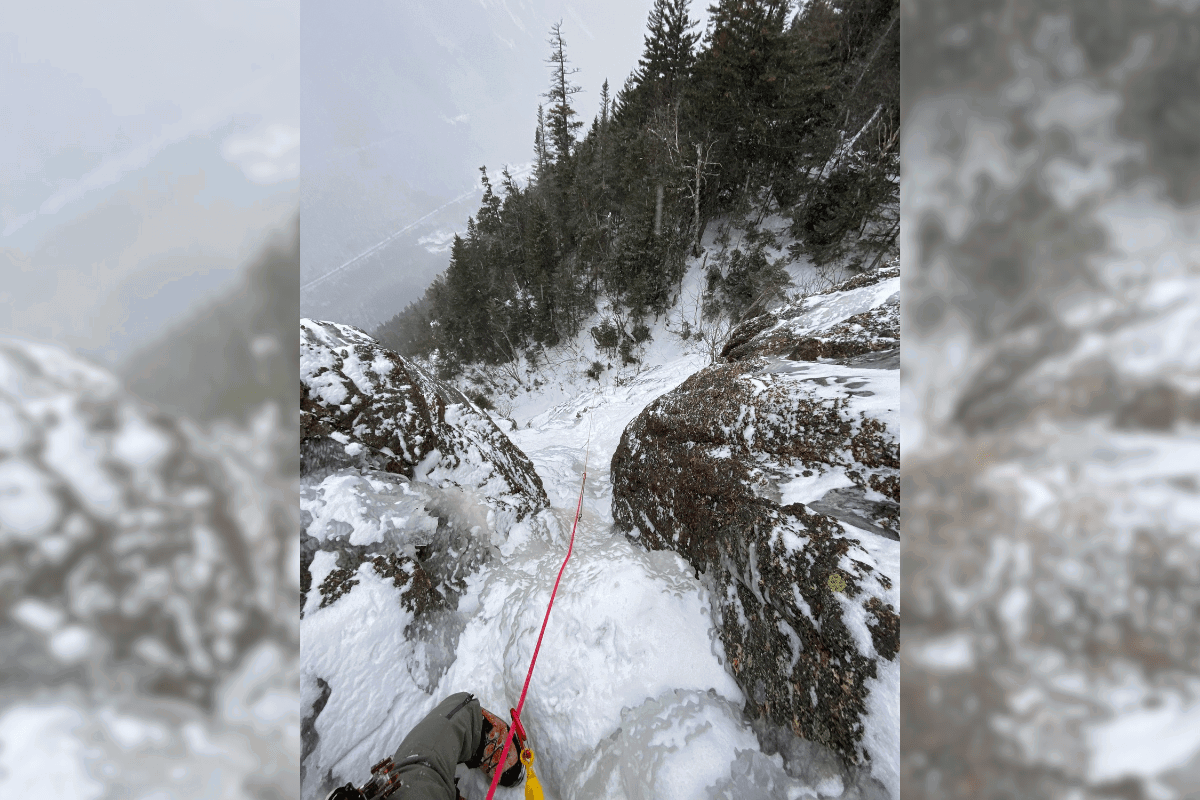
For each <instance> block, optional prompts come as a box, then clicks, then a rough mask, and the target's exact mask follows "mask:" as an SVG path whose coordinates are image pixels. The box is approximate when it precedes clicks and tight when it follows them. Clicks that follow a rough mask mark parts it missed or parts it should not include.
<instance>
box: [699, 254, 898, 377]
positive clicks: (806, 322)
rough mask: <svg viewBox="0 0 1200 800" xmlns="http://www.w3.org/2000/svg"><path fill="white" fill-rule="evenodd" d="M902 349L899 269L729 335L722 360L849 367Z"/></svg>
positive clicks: (846, 286) (764, 317)
mask: <svg viewBox="0 0 1200 800" xmlns="http://www.w3.org/2000/svg"><path fill="white" fill-rule="evenodd" d="M899 347H900V269H899V267H894V266H890V267H887V268H885V269H881V270H878V271H876V272H871V273H867V274H864V275H858V276H855V277H854V278H851V279H850V280H848V281H846V282H845V283H842V284H841V285H839V286H836V287H834V288H833V289H830V290H829V291H827V292H823V293H821V294H815V295H810V296H809V297H807V298H805V299H804V300H803V301H801V302H799V303H792V304H790V305H786V306H784V307H782V308H778V309H776V310H774V311H771V312H768V313H766V314H762V315H760V316H757V317H754V318H752V319H748V320H746V321H745V322H743V323H742V324H740V325H738V326H737V327H736V328H734V329H733V331H732V332H731V333H730V335H729V341H728V342H726V344H725V347H724V349H723V350H722V351H721V357H722V358H726V359H728V360H730V361H742V360H744V359H747V358H754V357H756V356H768V355H777V356H782V357H784V358H790V359H793V360H796V361H818V360H832V361H837V362H839V363H845V362H846V360H848V359H852V358H854V357H855V356H861V355H863V354H866V353H878V352H880V351H892V350H895V349H897V348H899ZM893 355H895V354H893ZM897 357H898V355H897Z"/></svg>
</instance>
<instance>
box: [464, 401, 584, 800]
mask: <svg viewBox="0 0 1200 800" xmlns="http://www.w3.org/2000/svg"><path fill="white" fill-rule="evenodd" d="M589 427H590V420H589ZM591 438H592V437H591V433H590V432H589V433H588V450H590V449H591ZM588 450H585V451H584V453H583V481H581V482H580V485H579V504H578V505H577V506H576V507H575V522H573V523H572V524H571V541H570V542H569V543H568V544H567V557H566V558H564V559H563V563H562V566H561V567H559V568H558V577H557V578H555V580H554V589H553V590H552V591H551V592H550V604H549V605H547V606H546V617H545V619H543V620H542V630H541V632H540V633H538V640H537V644H536V645H535V646H534V648H533V658H531V659H530V660H529V672H527V673H525V685H524V686H522V687H521V699H520V700H519V701H517V707H516V709H515V710H513V724H512V725H509V726H508V735H507V736H505V737H504V749H503V750H501V751H500V760H499V761H497V762H496V771H495V772H494V773H493V774H492V785H491V787H489V788H488V793H487V800H492V795H494V794H495V793H496V786H497V785H498V784H499V783H500V773H501V772H502V771H503V770H502V769H501V768H502V767H503V766H504V762H505V760H506V759H507V758H508V748H509V746H510V745H511V744H512V738H513V732H514V731H515V730H516V728H517V725H518V724H520V719H521V709H522V708H523V707H524V706H525V693H526V692H528V691H529V679H530V678H532V677H533V666H534V664H536V663H537V657H538V651H539V650H541V649H542V637H543V636H545V635H546V623H547V622H549V621H550V609H552V608H554V595H556V594H558V582H559V581H561V580H562V576H563V571H564V570H565V569H566V568H567V562H568V561H570V560H571V550H572V549H574V547H575V528H576V527H578V525H579V518H580V517H582V516H583V487H584V485H586V484H587V459H588Z"/></svg>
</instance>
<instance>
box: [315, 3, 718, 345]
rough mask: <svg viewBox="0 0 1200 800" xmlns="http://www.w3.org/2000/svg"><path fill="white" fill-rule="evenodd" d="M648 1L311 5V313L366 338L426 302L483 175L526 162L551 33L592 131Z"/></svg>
mask: <svg viewBox="0 0 1200 800" xmlns="http://www.w3.org/2000/svg"><path fill="white" fill-rule="evenodd" d="M652 5H653V3H652V0H609V1H608V2H603V3H602V2H575V3H569V2H561V0H446V2H441V3H436V4H434V3H421V4H417V5H414V4H411V3H401V4H397V3H394V2H382V1H380V0H369V1H366V2H358V3H355V4H353V5H346V4H334V3H329V2H324V1H321V2H318V1H317V0H303V14H302V22H301V31H302V33H301V42H302V48H303V62H302V70H303V81H302V92H303V118H302V124H303V129H304V146H303V161H304V171H303V175H302V178H301V209H302V210H301V230H302V231H303V234H302V238H301V263H302V283H303V285H304V286H305V287H306V288H304V289H302V291H301V313H302V315H304V316H314V317H319V318H324V319H334V320H337V321H340V322H349V323H352V324H355V325H360V326H362V327H367V328H370V327H372V326H373V325H375V324H378V323H379V322H381V321H383V319H386V318H387V317H388V316H390V315H391V314H394V313H396V312H398V311H400V310H401V309H402V308H403V306H404V305H405V304H406V303H407V302H409V301H411V300H415V299H417V298H418V297H419V296H420V295H421V294H422V292H423V291H424V289H425V287H426V286H427V285H428V283H429V281H430V280H431V279H432V278H433V276H434V275H435V274H436V273H437V272H438V271H440V270H442V269H444V268H445V266H446V264H447V263H448V260H449V253H448V248H449V240H450V237H451V236H452V235H453V233H454V231H455V230H458V231H462V230H464V229H465V227H466V220H467V217H468V215H471V214H474V213H475V211H476V209H477V207H478V200H479V195H478V193H474V194H471V189H472V187H473V186H474V185H475V184H476V183H477V181H478V169H479V167H480V166H481V165H484V164H486V165H487V166H488V168H489V171H491V172H492V173H497V172H498V171H499V169H500V168H501V167H502V166H503V165H505V164H510V165H523V164H528V163H529V162H530V161H531V160H532V152H533V131H534V126H535V123H536V119H537V107H538V104H539V103H543V102H545V101H544V98H542V97H541V95H542V94H543V93H544V92H545V91H546V88H547V86H548V85H549V80H550V69H549V66H548V65H547V64H546V63H545V60H546V58H547V56H548V55H549V50H550V48H549V44H548V43H547V39H548V37H549V31H550V26H551V24H552V23H554V22H555V21H557V20H560V19H561V20H562V32H563V36H564V39H565V40H566V52H567V57H568V59H569V60H570V61H571V63H572V65H573V66H574V67H577V68H578V69H579V72H578V73H577V74H576V75H575V76H574V77H573V80H574V81H575V83H577V84H578V85H579V86H580V87H582V89H583V91H582V92H580V93H579V94H577V95H575V97H574V103H575V108H576V110H577V111H578V112H579V114H580V117H581V119H582V120H583V121H584V123H585V129H586V126H588V125H590V124H591V121H592V119H593V118H594V117H595V115H596V114H597V113H598V111H599V105H600V87H601V84H602V83H603V82H604V80H605V78H607V79H608V81H609V87H610V92H611V93H612V94H614V95H615V94H616V92H617V90H618V89H620V87H621V85H622V84H623V83H624V81H625V78H626V77H627V76H628V74H629V73H630V72H631V71H632V70H633V68H634V67H635V66H636V65H637V59H638V57H639V56H640V55H641V52H642V47H643V36H644V33H645V30H646V17H647V15H648V13H649V11H650V8H651V6H652ZM706 7H707V4H706V3H703V2H697V3H694V5H693V8H692V10H691V13H692V15H693V16H694V17H700V18H704V17H705V15H706ZM464 195H465V196H464ZM439 209H440V210H439ZM431 212H436V213H433V214H432V215H431V216H430V214H431ZM397 232H400V234H399V235H395V234H397ZM389 236H395V238H394V239H392V240H391V241H390V242H389V243H388V244H387V245H386V246H384V247H381V248H379V249H377V250H374V251H372V253H371V255H370V256H368V257H365V258H358V259H357V260H352V259H355V258H356V257H358V256H360V255H361V254H362V253H364V252H365V251H367V250H369V249H370V248H372V247H374V246H376V245H377V244H378V243H380V242H381V241H383V240H384V239H386V238H387V237H389ZM334 270H337V272H334ZM327 275H328V276H329V277H328V278H325V277H323V276H327Z"/></svg>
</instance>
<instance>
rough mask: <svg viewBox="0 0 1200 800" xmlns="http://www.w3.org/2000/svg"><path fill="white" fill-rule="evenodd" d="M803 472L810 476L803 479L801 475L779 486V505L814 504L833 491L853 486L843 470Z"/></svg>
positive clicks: (852, 482) (803, 476)
mask: <svg viewBox="0 0 1200 800" xmlns="http://www.w3.org/2000/svg"><path fill="white" fill-rule="evenodd" d="M805 471H806V472H810V473H812V474H811V475H809V476H807V477H805V475H804V474H803V473H801V474H800V475H797V476H796V477H795V478H793V479H792V480H790V481H788V482H787V483H784V484H780V486H779V491H780V492H781V493H782V497H781V499H780V500H779V505H781V506H786V505H791V504H792V503H806V504H807V503H815V502H817V501H818V500H820V499H821V498H822V497H824V496H825V494H826V493H827V492H829V491H831V490H833V489H840V488H842V487H844V486H854V481H852V480H850V479H849V478H847V477H846V472H845V470H841V469H830V470H822V471H819V472H818V471H815V470H811V469H810V470H805Z"/></svg>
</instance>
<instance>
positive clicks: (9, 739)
mask: <svg viewBox="0 0 1200 800" xmlns="http://www.w3.org/2000/svg"><path fill="white" fill-rule="evenodd" d="M82 725H83V715H82V714H81V713H80V712H79V711H77V710H75V709H73V708H69V707H66V706H62V705H49V706H43V705H32V704H31V705H15V706H12V707H10V708H8V709H7V710H5V711H4V713H3V715H0V796H4V797H71V798H76V800H93V799H94V798H98V797H100V796H101V795H103V794H104V787H103V785H102V784H101V783H99V782H98V781H96V780H95V779H93V778H92V777H90V776H89V775H88V773H87V769H86V766H85V764H86V761H85V752H84V751H85V745H84V743H83V741H81V739H80V738H79V737H78V736H76V734H75V731H76V730H77V729H78V728H80V727H81V726H82Z"/></svg>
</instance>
